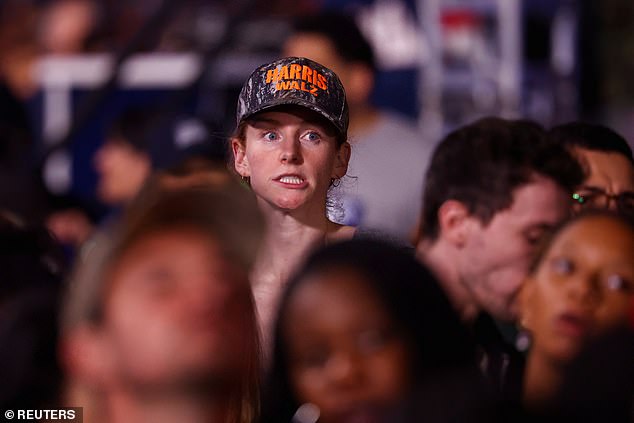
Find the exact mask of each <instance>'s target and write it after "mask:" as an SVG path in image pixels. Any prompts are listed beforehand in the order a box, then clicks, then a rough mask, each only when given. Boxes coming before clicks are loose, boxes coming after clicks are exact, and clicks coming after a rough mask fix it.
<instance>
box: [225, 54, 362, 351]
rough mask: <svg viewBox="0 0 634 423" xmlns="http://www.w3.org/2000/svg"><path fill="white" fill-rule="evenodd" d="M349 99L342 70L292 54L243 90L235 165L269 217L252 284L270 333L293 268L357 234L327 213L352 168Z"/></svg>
mask: <svg viewBox="0 0 634 423" xmlns="http://www.w3.org/2000/svg"><path fill="white" fill-rule="evenodd" d="M347 130H348V105H347V102H346V95H345V91H344V88H343V85H342V84H341V81H340V80H339V78H338V77H337V75H336V74H335V73H334V72H332V71H331V70H330V69H327V68H325V67H323V66H321V65H320V64H318V63H316V62H314V61H312V60H309V59H306V58H298V57H288V58H284V59H280V60H278V61H275V62H273V63H269V64H266V65H263V66H260V67H259V68H258V69H256V70H255V71H254V72H253V73H252V74H251V76H250V77H249V79H248V80H247V82H246V83H245V85H244V86H243V88H242V91H241V93H240V98H239V102H238V108H237V129H236V132H235V134H234V136H233V137H232V139H231V147H232V152H233V158H234V163H233V164H234V167H235V170H236V171H237V173H238V174H239V175H240V176H241V177H242V179H243V180H244V181H245V182H246V183H248V184H249V185H250V187H251V189H252V190H253V192H254V194H255V196H256V198H257V203H258V206H259V208H260V210H261V212H262V214H263V215H264V218H265V221H266V229H267V230H266V234H265V239H264V242H263V248H262V250H261V252H260V254H259V256H258V259H257V261H256V265H255V268H254V271H253V273H252V275H251V276H252V283H253V290H254V296H255V299H256V305H257V308H258V313H259V319H260V326H261V329H262V332H263V336H264V339H265V340H266V339H267V338H268V327H269V326H270V320H271V317H272V315H273V314H274V311H275V308H276V303H277V299H278V297H279V294H280V292H281V290H282V287H283V285H284V284H285V282H286V279H287V278H288V276H289V274H290V273H291V272H293V271H294V270H295V269H296V268H297V267H298V265H299V264H300V263H301V261H302V260H303V259H304V257H305V256H306V255H307V254H308V253H309V252H310V251H312V250H313V249H314V248H316V247H320V246H323V245H326V244H328V243H330V242H333V241H335V240H340V239H348V238H351V237H352V236H353V234H354V228H353V227H349V226H342V225H338V224H335V223H333V222H331V221H330V220H328V218H327V213H326V210H327V198H328V195H327V194H328V191H329V189H330V187H332V186H334V185H338V181H339V179H340V178H342V177H343V176H344V175H345V174H346V171H347V169H348V161H349V159H350V145H349V144H348V142H347Z"/></svg>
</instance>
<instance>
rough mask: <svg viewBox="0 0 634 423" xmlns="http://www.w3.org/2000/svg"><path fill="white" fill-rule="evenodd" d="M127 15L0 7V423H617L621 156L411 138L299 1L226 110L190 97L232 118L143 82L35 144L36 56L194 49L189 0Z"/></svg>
mask: <svg viewBox="0 0 634 423" xmlns="http://www.w3.org/2000/svg"><path fill="white" fill-rule="evenodd" d="M133 3H135V5H134V6H129V7H124V6H121V5H119V3H117V2H115V1H104V2H92V1H88V0H60V1H15V0H13V1H10V0H4V1H1V2H0V8H1V9H2V12H3V13H2V15H1V16H0V20H1V21H2V22H3V25H2V26H1V27H0V45H2V46H3V53H2V54H3V56H2V58H3V60H2V61H1V63H0V85H1V86H0V91H1V92H0V97H1V98H0V101H1V104H0V111H1V113H0V137H1V138H2V139H1V142H0V412H2V413H1V414H0V415H3V416H4V418H7V415H6V414H5V411H6V410H20V409H22V410H24V409H30V410H38V409H39V410H42V409H48V410H50V409H60V408H63V407H81V408H82V413H83V421H84V422H90V423H93V422H95V423H99V422H114V423H121V422H123V423H127V422H141V423H143V422H148V423H150V422H151V423H161V422H179V423H181V422H182V423H188V422H192V423H196V422H201V423H202V422H214V423H216V422H217V423H272V422H275V423H278V422H279V423H318V422H319V423H413V422H424V423H472V422H473V423H484V422H492V423H497V422H500V423H502V422H597V423H598V422H623V423H627V422H634V156H633V153H632V148H631V146H630V144H628V141H627V140H626V138H625V137H624V136H622V135H621V134H619V133H617V132H616V131H615V130H613V129H612V128H610V127H608V126H605V125H602V124H598V123H595V122H590V121H585V120H581V119H576V120H570V121H567V122H559V123H556V124H549V125H544V124H543V123H538V122H537V121H535V120H532V119H528V118H519V117H518V116H515V117H508V116H506V117H502V115H503V114H495V113H490V114H487V115H483V116H477V117H474V118H473V119H469V120H467V121H465V122H462V123H461V124H459V125H454V126H453V127H452V128H448V130H447V131H444V132H443V134H442V135H441V136H439V137H438V139H430V138H429V135H428V133H426V132H425V131H424V129H425V128H423V129H421V128H420V126H419V125H417V124H416V122H413V121H412V120H411V119H410V118H409V117H407V116H406V115H405V114H403V113H398V112H396V111H394V110H388V109H386V108H382V107H380V106H377V105H376V104H375V101H373V97H372V96H373V92H374V91H373V90H374V88H375V84H378V81H379V73H380V72H379V67H380V66H379V65H378V63H377V58H376V52H375V51H374V50H373V47H372V45H371V43H370V41H369V40H368V39H367V37H366V36H364V34H363V31H362V28H359V27H358V26H357V24H356V22H355V20H354V19H353V18H352V17H351V15H348V14H343V13H334V12H323V11H318V10H317V9H318V7H316V6H314V5H313V6H311V4H312V2H307V1H299V2H274V3H275V4H276V5H277V6H276V7H278V8H279V10H278V14H279V16H281V17H282V18H283V19H284V20H285V21H287V22H288V26H287V27H286V30H287V33H286V35H285V37H284V42H283V44H282V45H279V46H278V47H279V49H278V51H277V52H275V53H272V52H271V51H269V52H268V53H267V54H268V56H257V57H256V58H255V59H254V60H255V63H253V64H252V63H249V64H248V73H247V74H246V76H245V77H244V78H242V77H240V83H239V86H238V89H237V90H235V93H233V94H234V95H231V93H229V92H224V93H220V91H219V90H218V89H217V88H210V85H209V81H205V78H200V79H199V80H198V81H197V85H196V87H197V90H198V91H200V92H202V93H203V95H202V96H203V97H204V96H205V95H212V94H215V95H221V94H222V96H224V97H223V98H225V99H229V100H227V101H229V102H230V104H231V106H230V109H231V111H230V113H228V114H225V113H223V112H222V110H221V109H222V107H220V106H217V105H216V106H214V107H211V108H209V107H208V108H207V109H206V110H207V111H209V110H212V112H213V111H214V110H215V113H216V114H215V115H214V114H213V113H211V114H212V115H213V116H212V117H211V118H210V117H207V118H205V119H197V120H194V119H189V118H187V119H185V118H183V116H182V113H181V112H178V113H176V112H175V109H174V108H173V107H172V108H170V107H169V105H170V104H171V105H173V104H175V103H179V104H180V105H181V106H183V108H188V107H189V106H191V104H190V103H192V101H190V100H191V99H186V100H183V99H182V98H180V97H178V96H176V97H175V96H169V99H170V102H171V103H170V104H168V107H167V108H166V107H165V106H164V105H163V104H162V103H161V102H159V101H158V100H157V98H158V97H156V96H154V94H148V90H146V91H143V90H141V91H143V92H137V93H136V94H135V93H132V94H130V93H128V94H126V95H125V96H120V97H117V98H115V99H114V100H113V99H112V96H111V97H110V100H106V101H101V103H99V101H100V98H99V97H98V95H95V94H94V91H95V90H96V91H97V92H98V94H99V92H100V93H101V94H102V95H110V94H111V93H109V92H108V90H109V89H110V88H112V84H113V83H116V78H115V80H114V81H112V80H108V79H107V78H106V79H102V80H100V81H101V83H102V85H99V84H98V89H97V88H96V87H95V86H92V88H93V89H92V91H93V93H92V95H91V94H90V93H89V94H86V93H80V92H72V93H70V94H69V95H70V97H69V98H70V99H71V100H72V101H73V102H75V101H76V102H77V103H78V104H79V105H78V106H76V107H74V108H73V107H71V114H73V116H74V119H75V121H74V124H71V125H69V126H68V127H67V128H66V129H67V130H68V132H67V133H66V136H55V131H54V130H51V131H52V132H47V130H49V129H50V127H49V126H47V125H52V126H55V125H54V123H55V122H54V121H50V122H49V121H46V120H45V119H44V121H38V119H36V118H35V116H38V115H37V113H35V112H34V111H37V110H40V109H41V108H45V107H53V108H56V107H61V106H59V104H61V103H55V104H54V105H53V106H51V103H50V102H53V103H54V101H55V98H56V97H55V96H54V95H51V96H50V97H46V96H45V95H43V94H42V93H41V91H40V88H39V86H38V84H39V83H38V79H37V78H36V75H37V71H36V70H37V69H38V66H40V65H41V63H42V61H43V60H44V61H45V60H47V58H50V57H62V58H64V57H65V58H66V59H68V58H73V57H79V56H83V57H93V58H95V57H97V58H98V57H101V56H99V55H100V54H102V53H103V52H108V51H110V52H111V51H117V52H119V54H120V56H119V59H121V62H122V63H123V62H124V61H125V60H124V59H127V58H128V56H129V52H126V51H125V50H126V48H131V47H130V46H131V45H135V46H136V51H135V53H138V52H144V51H145V52H148V51H153V52H156V51H163V52H168V53H166V54H170V53H169V52H174V51H186V50H191V49H198V51H203V50H204V51H205V53H206V54H209V55H211V54H216V53H218V52H219V51H220V50H219V49H220V46H218V45H211V46H210V45H204V42H203V41H204V37H203V38H201V36H200V34H199V33H197V32H196V31H192V30H191V29H192V28H191V27H189V26H188V25H193V24H192V22H198V24H200V22H199V21H196V20H195V19H194V18H193V17H192V15H194V14H195V13H194V12H193V11H194V10H196V11H200V10H203V11H206V12H205V13H208V12H209V10H214V7H219V6H218V5H216V4H215V3H214V2H208V4H206V6H205V7H206V8H200V4H203V3H205V2H196V1H187V2H183V4H185V5H188V7H185V8H182V7H179V8H178V9H179V10H178V13H180V14H179V15H178V16H179V17H178V18H176V19H173V20H169V19H167V17H168V16H169V15H170V13H176V12H177V11H176V10H172V9H170V8H169V7H166V6H165V5H166V4H170V3H173V2H165V3H164V4H163V3H161V2H158V1H150V0H144V1H139V2H133ZM233 3H235V4H233ZM248 3H249V2H232V6H231V7H230V8H229V9H231V8H235V9H236V11H235V13H243V12H244V10H243V7H244V4H248ZM326 3H327V2H326ZM388 3H389V2H388ZM194 5H196V7H195V8H194ZM117 7H118V8H119V9H117ZM189 7H191V9H188V8H189ZM252 7H253V10H252V12H253V13H258V12H259V11H262V10H265V9H266V7H267V5H266V4H265V3H264V2H255V3H254V4H253V5H252ZM271 7H272V6H271ZM285 8H288V9H290V8H294V13H293V16H291V17H289V16H285V15H284V13H283V12H284V10H286V9H285ZM155 9H158V11H159V12H160V13H156V14H154V15H153V14H152V13H151V11H153V10H155ZM183 9H184V10H183ZM122 10H123V11H125V13H121V12H122ZM115 11H118V12H120V13H118V14H116V16H118V18H119V20H118V21H117V22H116V25H115V24H114V23H113V21H112V20H109V19H108V18H109V16H111V15H112V14H113V13H114V12H115ZM300 12H301V13H300ZM201 13H202V12H201ZM298 16H299V17H298ZM291 18H293V19H291ZM166 19H167V21H169V22H170V24H169V26H167V27H166V28H162V26H163V25H164V24H165V22H166V21H165V20H166ZM148 21H149V23H148ZM226 24H227V25H229V26H230V25H234V24H235V25H237V23H236V22H234V21H233V20H232V19H228V20H227V22H226ZM144 25H145V26H144ZM153 25H154V27H153ZM271 26H273V27H274V26H275V24H274V23H272V24H271ZM139 27H143V28H141V32H142V33H145V34H146V35H147V34H150V35H152V34H153V36H151V37H149V38H145V39H142V40H137V39H134V37H133V35H134V34H135V29H138V28H139ZM34 28H37V31H35V30H34ZM157 28H159V29H161V30H157ZM197 28H198V27H197ZM198 30H200V31H203V29H200V28H198ZM260 30H262V29H260ZM273 31H274V29H273V28H271V30H270V32H273ZM203 32H204V31H203ZM265 32H266V31H264V32H262V33H261V34H262V35H261V38H263V40H262V43H266V40H264V38H266V35H264V33H265ZM192 34H193V35H192ZM194 35H196V36H194ZM131 37H132V41H130V39H131ZM225 42H227V43H228V42H229V40H225ZM261 58H262V60H260V59H261ZM68 60H71V59H68ZM71 61H72V60H71ZM229 63H231V61H229ZM38 64H40V65H38ZM119 65H120V63H118V62H117V61H116V60H115V61H113V69H116V70H115V73H117V72H119V71H121V69H120V67H119ZM154 66H155V67H158V68H157V69H154V72H156V75H158V76H159V77H160V76H161V75H160V74H161V68H160V65H158V64H155V65H154ZM236 66H238V65H236ZM240 66H245V65H244V63H242V64H241V65H240ZM123 68H124V69H125V65H124V66H123ZM69 69H71V68H69ZM94 69H97V67H95V68H94ZM144 69H147V68H144ZM69 72H71V71H70V70H69ZM94 72H95V74H94V75H96V74H97V73H98V71H97V70H95V71H94ZM225 72H226V73H227V74H230V72H229V71H227V70H226V69H224V70H221V71H219V70H216V71H215V73H214V75H215V76H216V77H217V76H218V75H220V74H222V73H225ZM94 75H92V76H94ZM49 76H50V75H49ZM63 76H64V74H63V73H62V74H61V77H62V79H63ZM88 76H91V75H88ZM56 77H57V78H60V75H57V76H56ZM118 77H119V80H126V79H125V78H128V77H129V76H125V74H121V73H120V74H119V75H118ZM130 78H131V77H130ZM82 80H83V79H82ZM89 80H90V78H88V77H86V79H85V81H89ZM85 83H86V84H89V85H90V83H89V82H85ZM109 86H110V88H109ZM53 91H54V90H53ZM86 98H88V99H89V100H91V101H88V102H86V101H81V100H85V99H86ZM101 100H103V99H101ZM200 101H201V100H200V99H197V100H196V103H197V104H199V103H200ZM96 104H101V105H102V106H103V105H104V104H106V105H107V106H104V107H103V108H102V109H99V108H98V107H97V106H95V105H96ZM37 105H39V106H37ZM38 107H40V109H38ZM197 107H198V106H197ZM95 110H97V113H96V115H95V113H93V112H94V111H95ZM88 112H91V113H92V115H91V113H88ZM226 115H228V116H226ZM56 116H58V117H59V116H61V115H56ZM47 122H48V123H47ZM51 122H52V123H51ZM77 122H79V124H78V123H77ZM174 122H176V123H177V124H178V125H180V126H179V128H180V130H179V131H175V132H174V131H172V130H171V129H168V128H171V126H170V125H172V124H174ZM47 128H48V129H47ZM97 133H98V134H99V135H96V134H97ZM47 134H48V135H47ZM51 134H53V135H51ZM60 134H61V132H60ZM426 134H427V135H426ZM58 135H59V134H58ZM64 152H66V153H64ZM68 152H71V154H70V155H71V156H72V159H71V164H70V165H68V166H66V168H65V169H66V171H67V172H68V173H69V174H70V175H71V176H70V177H71V179H72V180H71V181H70V182H69V183H67V184H66V186H67V188H68V186H70V188H68V189H66V190H61V189H60V188H59V187H60V186H63V185H64V183H63V182H64V171H63V168H64V166H61V165H60V164H59V160H58V161H56V159H55V158H56V157H57V158H58V159H59V157H66V158H67V159H68V157H69V155H68V154H67V153H68ZM60 154H61V156H60ZM64 154H66V155H64ZM51 163H52V164H51ZM56 166H57V167H56ZM60 166H61V167H60ZM47 169H48V170H47ZM60 169H62V170H60ZM60 180H61V181H62V182H61V185H59V184H60ZM51 181H52V182H51ZM56 181H57V183H56ZM67 182H68V181H67ZM0 418H2V417H0ZM7 421H8V420H7ZM42 421H44V420H42ZM47 421H48V420H47ZM55 421H57V420H55ZM60 421H61V420H60Z"/></svg>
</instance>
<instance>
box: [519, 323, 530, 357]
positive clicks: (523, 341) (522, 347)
mask: <svg viewBox="0 0 634 423" xmlns="http://www.w3.org/2000/svg"><path fill="white" fill-rule="evenodd" d="M532 343H533V337H532V336H531V333H530V332H529V331H528V330H526V328H524V327H523V326H522V327H520V328H519V332H518V333H517V337H516V338H515V348H516V349H517V350H518V351H519V352H526V351H528V349H529V348H530V347H531V344H532Z"/></svg>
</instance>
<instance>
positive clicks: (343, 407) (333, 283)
mask: <svg viewBox="0 0 634 423" xmlns="http://www.w3.org/2000/svg"><path fill="white" fill-rule="evenodd" d="M474 348H475V347H474V344H473V343H472V340H471V338H470V335H469V332H468V330H467V329H466V328H465V327H464V326H463V325H462V323H461V322H460V319H459V317H458V315H457V314H456V313H455V311H454V310H453V308H452V306H451V303H450V302H449V301H448V299H447V297H446V296H445V294H444V293H443V292H442V289H441V288H440V287H439V286H438V284H437V283H436V281H435V280H434V277H433V276H432V275H431V273H430V272H429V271H428V270H427V269H425V268H424V267H423V266H422V265H421V264H420V263H419V262H417V260H416V259H415V258H414V257H413V256H412V255H411V254H409V253H408V252H406V251H404V250H403V249H401V248H398V247H395V246H392V245H389V244H385V243H382V242H379V241H376V240H367V239H364V240H349V241H343V242H340V243H337V244H335V245H330V246H327V247H325V248H323V249H320V250H318V251H317V252H315V253H314V254H312V255H311V256H310V257H309V259H308V261H307V262H306V264H305V265H304V266H303V267H302V268H301V269H300V270H299V271H298V273H297V274H296V275H295V276H294V277H293V278H292V280H291V282H290V283H289V285H288V288H287V290H286V291H285V293H284V297H283V299H282V302H281V305H280V308H279V314H278V316H277V321H276V326H275V341H274V353H273V362H272V366H271V369H270V374H269V376H268V378H267V382H266V384H265V386H264V388H263V390H262V393H263V395H264V399H263V403H262V413H263V414H262V419H261V421H262V422H280V423H287V422H291V421H292V422H296V423H315V422H320V423H346V422H364V423H372V422H387V421H430V422H434V423H437V422H449V421H461V422H471V421H476V417H481V415H479V414H478V413H477V412H476V407H474V406H475V404H476V402H478V401H479V400H482V401H483V400H484V398H485V397H486V396H485V395H484V391H486V389H485V388H484V386H485V385H484V384H480V380H479V373H478V370H477V367H476V362H475V349H474ZM412 397H413V398H415V399H416V401H414V403H413V404H412V405H414V407H413V408H414V409H415V410H416V412H417V413H416V414H415V415H416V416H418V417H419V418H420V419H415V418H412V417H413V415H412V414H410V413H406V416H407V417H410V419H409V420H408V419H405V420H399V419H396V417H397V415H398V414H399V411H405V409H406V408H405V409H403V408H401V407H402V406H403V404H404V403H405V402H406V401H407V400H409V399H411V398H412ZM483 408H485V407H483ZM399 417H400V416H399ZM487 421H488V420H487Z"/></svg>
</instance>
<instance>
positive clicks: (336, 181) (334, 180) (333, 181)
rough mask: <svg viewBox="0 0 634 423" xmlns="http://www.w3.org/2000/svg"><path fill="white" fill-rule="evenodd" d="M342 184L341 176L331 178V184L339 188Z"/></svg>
mask: <svg viewBox="0 0 634 423" xmlns="http://www.w3.org/2000/svg"><path fill="white" fill-rule="evenodd" d="M340 184H341V178H330V186H331V187H335V188H337V187H338V186H339V185H340Z"/></svg>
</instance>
